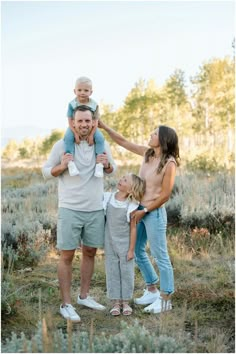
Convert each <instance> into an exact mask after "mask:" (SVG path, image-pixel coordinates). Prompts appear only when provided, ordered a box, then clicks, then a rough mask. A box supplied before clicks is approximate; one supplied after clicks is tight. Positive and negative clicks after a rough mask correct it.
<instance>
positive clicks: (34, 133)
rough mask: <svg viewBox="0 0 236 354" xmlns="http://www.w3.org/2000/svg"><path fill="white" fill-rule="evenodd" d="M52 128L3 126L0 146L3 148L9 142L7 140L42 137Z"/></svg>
mask: <svg viewBox="0 0 236 354" xmlns="http://www.w3.org/2000/svg"><path fill="white" fill-rule="evenodd" d="M55 129H63V128H55ZM52 130H53V129H48V128H47V129H46V128H40V127H35V126H18V127H17V126H16V127H13V128H5V129H2V131H1V147H2V148H4V147H5V146H6V145H7V143H8V142H9V140H16V141H18V142H20V141H22V140H24V139H25V138H29V139H34V138H37V137H39V136H40V137H44V136H47V135H49V134H50V133H51V131H52Z"/></svg>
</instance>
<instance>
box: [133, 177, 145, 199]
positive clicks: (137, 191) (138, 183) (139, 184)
mask: <svg viewBox="0 0 236 354" xmlns="http://www.w3.org/2000/svg"><path fill="white" fill-rule="evenodd" d="M130 176H131V178H132V186H131V192H130V195H129V198H131V199H135V200H137V201H138V202H141V200H142V198H143V195H144V193H145V189H146V183H145V181H144V180H143V179H142V178H140V177H139V176H137V175H135V174H134V173H130Z"/></svg>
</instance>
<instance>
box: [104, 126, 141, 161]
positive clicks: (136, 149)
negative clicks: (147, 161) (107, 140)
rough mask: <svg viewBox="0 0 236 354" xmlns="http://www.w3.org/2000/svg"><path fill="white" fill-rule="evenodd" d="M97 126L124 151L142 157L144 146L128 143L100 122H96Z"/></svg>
mask: <svg viewBox="0 0 236 354" xmlns="http://www.w3.org/2000/svg"><path fill="white" fill-rule="evenodd" d="M98 126H99V127H100V128H102V129H104V130H105V131H106V132H107V133H108V134H109V135H110V137H111V138H112V140H114V141H115V142H116V143H117V144H118V145H120V146H123V147H124V148H125V149H126V150H129V151H131V152H134V153H135V154H137V155H141V156H143V155H144V153H145V151H146V150H147V147H146V146H143V145H138V144H134V143H131V142H129V141H128V140H126V139H125V138H124V137H123V136H122V135H121V134H119V133H117V132H116V131H115V130H113V129H111V128H110V127H109V126H108V125H106V124H105V123H103V122H102V121H101V120H99V121H98Z"/></svg>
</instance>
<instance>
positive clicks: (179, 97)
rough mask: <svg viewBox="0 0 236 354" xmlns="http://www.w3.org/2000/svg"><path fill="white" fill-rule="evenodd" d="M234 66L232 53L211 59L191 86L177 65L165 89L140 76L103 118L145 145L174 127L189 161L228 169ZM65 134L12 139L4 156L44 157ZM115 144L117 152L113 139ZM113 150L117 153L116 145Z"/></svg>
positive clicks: (103, 110)
mask: <svg viewBox="0 0 236 354" xmlns="http://www.w3.org/2000/svg"><path fill="white" fill-rule="evenodd" d="M234 68H235V59H234V57H233V58H231V57H224V58H222V59H219V58H213V59H211V60H209V61H207V62H204V63H203V64H202V65H201V66H200V67H199V70H198V72H197V73H196V74H195V75H194V76H193V77H190V78H189V81H190V85H189V87H187V85H186V78H185V73H184V71H182V70H181V69H176V70H175V71H174V72H173V73H172V74H171V75H170V77H169V78H168V79H167V80H166V82H165V83H164V85H163V86H161V87H157V86H156V83H155V81H154V80H148V81H147V80H145V79H139V80H138V81H137V82H136V83H135V84H134V87H133V88H132V89H131V91H130V92H129V94H128V95H127V97H126V99H125V101H124V104H123V106H122V107H120V108H119V109H117V110H114V109H113V107H112V106H111V105H107V104H102V105H101V106H100V110H101V119H102V120H103V121H104V122H106V123H107V124H109V125H110V126H111V127H112V128H114V129H116V130H117V131H119V132H120V133H121V134H122V135H124V136H125V137H127V138H129V139H130V140H132V141H135V142H137V143H140V144H145V143H147V141H148V139H149V135H150V132H151V131H152V130H153V129H154V128H156V127H157V126H158V125H160V124H163V125H168V126H171V127H173V128H175V129H176V131H177V133H178V136H179V139H180V151H181V155H182V158H183V159H184V160H185V162H189V161H191V160H193V159H196V158H199V156H205V158H206V156H207V158H208V159H209V158H210V159H213V160H214V159H215V161H216V162H221V165H222V167H224V168H228V167H230V166H231V164H232V162H233V154H234V114H235V109H234V87H235V86H234V85H235V82H234V81H235V75H234ZM63 134H64V132H62V131H59V130H57V129H55V130H53V131H52V132H51V134H50V136H47V137H45V138H43V139H38V140H37V141H36V140H34V141H31V140H30V139H25V140H24V141H23V142H21V143H20V144H17V143H16V142H15V141H10V142H9V143H8V145H7V146H6V147H5V149H4V150H3V153H2V157H3V158H9V156H11V157H12V158H14V159H16V158H32V155H33V156H36V157H45V156H46V155H47V154H48V152H49V151H50V149H51V147H52V145H53V144H54V143H55V141H57V140H58V139H60V138H61V137H62V136H63ZM106 138H107V139H108V140H109V137H108V136H107V135H106ZM110 142H111V141H110ZM111 146H112V148H113V150H114V146H115V145H114V144H113V143H112V142H111ZM114 152H115V155H116V152H117V148H116V149H115V151H114ZM120 153H121V154H120ZM122 155H124V156H129V155H125V153H124V152H122V151H121V152H120V150H119V151H118V152H117V156H121V157H122Z"/></svg>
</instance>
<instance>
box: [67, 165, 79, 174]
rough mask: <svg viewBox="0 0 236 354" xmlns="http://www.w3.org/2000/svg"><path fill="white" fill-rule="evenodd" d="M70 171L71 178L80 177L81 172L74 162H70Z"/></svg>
mask: <svg viewBox="0 0 236 354" xmlns="http://www.w3.org/2000/svg"><path fill="white" fill-rule="evenodd" d="M68 170H69V175H70V176H71V177H74V176H78V175H79V170H78V168H77V167H76V165H75V163H74V161H70V162H69V163H68Z"/></svg>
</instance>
